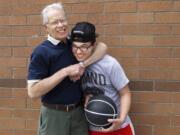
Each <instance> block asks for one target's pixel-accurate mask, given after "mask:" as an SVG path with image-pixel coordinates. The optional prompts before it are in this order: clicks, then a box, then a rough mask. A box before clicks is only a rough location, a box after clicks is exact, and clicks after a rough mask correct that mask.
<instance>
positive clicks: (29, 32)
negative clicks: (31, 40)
mask: <svg viewBox="0 0 180 135" xmlns="http://www.w3.org/2000/svg"><path fill="white" fill-rule="evenodd" d="M12 35H13V36H16V37H20V36H23V37H24V36H37V35H40V28H39V27H37V26H15V27H13V29H12Z"/></svg>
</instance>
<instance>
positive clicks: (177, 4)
mask: <svg viewBox="0 0 180 135" xmlns="http://www.w3.org/2000/svg"><path fill="white" fill-rule="evenodd" d="M173 10H174V11H180V2H179V1H174V7H173Z"/></svg>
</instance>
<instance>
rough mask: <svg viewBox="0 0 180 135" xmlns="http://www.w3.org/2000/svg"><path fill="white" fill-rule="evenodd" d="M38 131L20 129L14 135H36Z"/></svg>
mask: <svg viewBox="0 0 180 135" xmlns="http://www.w3.org/2000/svg"><path fill="white" fill-rule="evenodd" d="M36 134H37V131H34V130H27V129H18V130H15V131H14V134H13V135H36Z"/></svg>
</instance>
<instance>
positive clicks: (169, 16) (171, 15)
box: [154, 12, 180, 24]
mask: <svg viewBox="0 0 180 135" xmlns="http://www.w3.org/2000/svg"><path fill="white" fill-rule="evenodd" d="M179 16H180V13H178V12H167V13H156V14H155V16H154V17H155V22H156V23H162V24H163V23H179V22H180V17H179Z"/></svg>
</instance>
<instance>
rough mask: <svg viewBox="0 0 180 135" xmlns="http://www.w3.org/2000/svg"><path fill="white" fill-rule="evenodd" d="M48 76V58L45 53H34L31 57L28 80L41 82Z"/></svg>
mask: <svg viewBox="0 0 180 135" xmlns="http://www.w3.org/2000/svg"><path fill="white" fill-rule="evenodd" d="M47 76H48V58H47V56H46V54H45V52H44V51H42V50H41V52H39V51H34V52H33V53H32V55H31V59H30V64H29V70H28V80H40V79H43V78H45V77H47Z"/></svg>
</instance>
